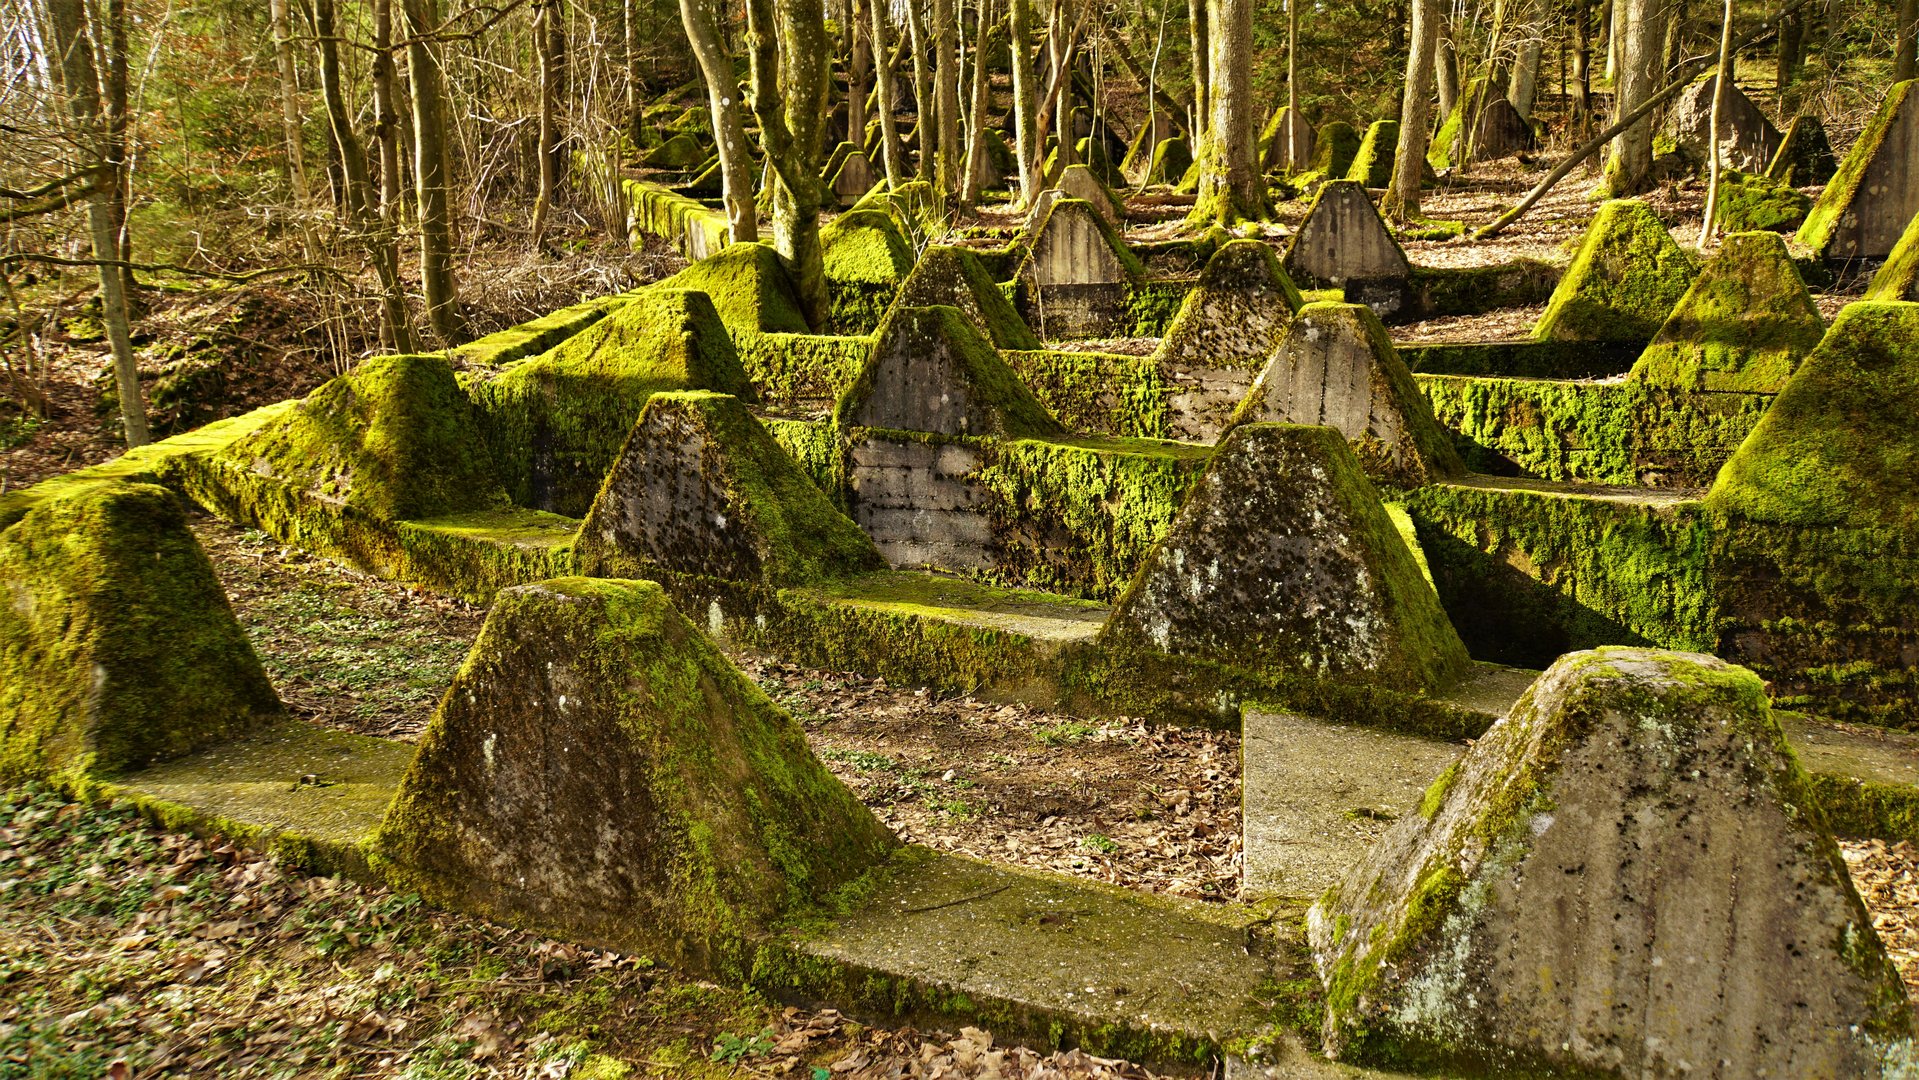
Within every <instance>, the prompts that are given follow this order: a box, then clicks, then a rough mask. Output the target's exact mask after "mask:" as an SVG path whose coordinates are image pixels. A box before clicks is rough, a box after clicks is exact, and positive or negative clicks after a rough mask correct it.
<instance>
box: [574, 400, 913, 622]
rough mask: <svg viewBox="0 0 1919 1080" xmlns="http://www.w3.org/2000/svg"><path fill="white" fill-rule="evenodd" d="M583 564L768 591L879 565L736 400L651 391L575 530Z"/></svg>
mask: <svg viewBox="0 0 1919 1080" xmlns="http://www.w3.org/2000/svg"><path fill="white" fill-rule="evenodd" d="M576 550H577V552H578V554H579V558H580V566H581V572H582V573H585V574H589V575H592V576H598V577H653V576H655V574H656V573H657V572H658V571H660V570H662V569H663V570H666V571H670V572H673V573H678V574H695V575H702V576H710V577H717V578H722V579H729V580H751V581H760V582H763V583H765V584H767V585H770V586H773V587H785V586H791V585H800V584H806V583H809V582H815V581H820V580H824V579H829V578H837V577H845V576H848V575H852V574H860V573H866V572H869V571H872V570H877V569H879V568H880V567H881V566H883V565H884V562H883V560H881V558H880V555H879V552H878V551H876V550H875V549H874V547H873V543H872V541H870V540H868V539H867V538H866V534H864V533H862V532H861V531H860V530H859V526H857V525H855V524H853V522H852V521H851V520H849V519H848V518H847V517H846V516H845V515H844V514H842V513H840V512H839V511H838V510H837V509H835V508H834V506H833V504H832V503H831V502H830V501H828V499H827V497H826V495H825V494H824V493H822V492H821V491H820V489H819V488H818V487H816V486H814V484H813V482H812V481H811V480H809V479H807V477H806V475H805V474H804V473H802V472H801V471H800V470H799V468H798V466H796V465H795V464H794V463H793V460H792V459H791V458H789V457H788V456H787V455H786V452H785V451H784V450H782V449H781V448H780V445H779V444H778V443H777V442H775V441H774V440H773V437H772V436H771V435H769V434H768V433H767V431H766V429H765V428H763V427H761V426H760V422H759V421H758V420H756V419H754V417H753V415H752V414H751V413H749V412H747V411H746V407H745V406H744V405H742V404H741V403H740V400H739V399H738V398H735V397H732V396H729V395H726V394H714V393H708V392H703V391H696V392H690V393H661V394H655V395H653V397H652V398H651V399H650V400H649V401H648V403H647V406H646V410H645V411H644V412H643V413H641V414H640V419H639V421H638V422H637V423H636V424H634V426H633V431H632V433H631V434H630V435H629V436H628V437H627V440H626V444H625V445H624V446H623V447H622V448H621V451H620V458H619V461H618V463H617V464H616V465H615V466H614V467H613V469H612V471H611V472H610V473H609V474H608V475H607V479H606V484H605V486H604V487H602V488H601V490H600V495H599V498H598V499H596V500H595V501H594V505H593V510H592V512H591V513H589V514H588V515H587V518H586V521H585V522H584V523H583V524H582V525H581V527H580V539H579V542H578V543H577V545H576Z"/></svg>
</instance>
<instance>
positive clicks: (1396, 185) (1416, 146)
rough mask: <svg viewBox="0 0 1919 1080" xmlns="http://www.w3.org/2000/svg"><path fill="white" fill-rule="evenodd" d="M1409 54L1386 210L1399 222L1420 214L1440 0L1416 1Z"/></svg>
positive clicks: (1430, 126)
mask: <svg viewBox="0 0 1919 1080" xmlns="http://www.w3.org/2000/svg"><path fill="white" fill-rule="evenodd" d="M1409 47H1410V51H1409V52H1408V54H1407V56H1406V92H1405V96H1404V97H1403V98H1402V99H1401V100H1400V104H1399V146H1398V148H1397V149H1396V150H1395V151H1394V153H1393V179H1392V182H1391V183H1390V184H1389V185H1388V186H1387V191H1386V196H1385V198H1384V199H1383V200H1381V201H1382V204H1383V205H1382V206H1381V207H1380V208H1381V209H1382V210H1384V211H1385V212H1386V215H1387V216H1388V217H1390V218H1392V219H1393V220H1395V221H1407V220H1410V219H1412V218H1416V217H1418V216H1419V185H1420V180H1421V178H1422V177H1423V176H1424V175H1425V168H1426V142H1427V138H1428V132H1429V131H1430V130H1431V128H1432V123H1433V116H1432V107H1433V69H1434V68H1435V67H1436V66H1437V60H1438V54H1439V0H1413V27H1412V40H1411V41H1410V42H1409Z"/></svg>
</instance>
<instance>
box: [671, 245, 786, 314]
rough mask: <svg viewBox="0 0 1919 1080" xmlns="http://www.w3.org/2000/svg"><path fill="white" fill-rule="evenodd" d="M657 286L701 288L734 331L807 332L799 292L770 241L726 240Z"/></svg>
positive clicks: (700, 290) (693, 289)
mask: <svg viewBox="0 0 1919 1080" xmlns="http://www.w3.org/2000/svg"><path fill="white" fill-rule="evenodd" d="M660 286H661V287H664V288H668V289H685V290H687V291H689V292H703V293H705V294H706V295H707V297H708V298H709V299H711V300H712V301H713V307H714V308H715V309H716V310H718V311H719V313H720V319H721V321H723V322H725V323H726V328H727V329H728V330H731V331H732V332H733V333H735V334H760V333H766V334H810V333H812V332H813V328H812V327H810V326H808V325H807V324H806V315H805V313H804V312H803V311H802V310H801V308H800V299H799V293H798V292H796V291H795V290H794V289H793V282H792V280H791V279H790V278H788V277H787V276H786V270H785V268H784V267H782V266H780V256H779V253H778V252H776V251H774V250H773V246H772V245H771V244H767V243H759V244H729V245H728V246H726V247H725V248H723V249H721V250H720V251H719V252H718V253H717V254H714V255H709V256H707V257H706V258H704V259H701V260H700V261H698V262H696V263H694V264H693V265H691V266H689V267H687V268H686V269H684V270H682V271H680V272H679V273H677V274H674V275H673V276H672V277H670V278H667V279H666V280H665V281H662V282H660Z"/></svg>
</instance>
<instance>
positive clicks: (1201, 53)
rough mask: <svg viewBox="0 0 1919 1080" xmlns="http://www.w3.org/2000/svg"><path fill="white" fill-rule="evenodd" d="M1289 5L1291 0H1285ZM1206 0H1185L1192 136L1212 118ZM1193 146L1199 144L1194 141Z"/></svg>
mask: <svg viewBox="0 0 1919 1080" xmlns="http://www.w3.org/2000/svg"><path fill="white" fill-rule="evenodd" d="M1287 3H1288V6H1289V7H1290V6H1291V0H1287ZM1208 14H1209V13H1208V11H1207V0H1186V22H1187V25H1188V26H1189V27H1190V28H1191V30H1192V42H1193V136H1194V138H1196V139H1197V138H1200V137H1202V136H1204V135H1205V133H1206V125H1207V124H1208V123H1209V122H1210V121H1211V119H1212V103H1211V102H1210V101H1208V100H1207V95H1206V91H1207V86H1206V80H1207V77H1208V75H1209V74H1210V72H1209V71H1208V70H1207V65H1208V64H1210V63H1211V62H1212V55H1213V49H1212V45H1211V43H1210V42H1209V41H1208V35H1207V29H1208V28H1207V26H1206V18H1207V15H1208ZM1193 145H1194V146H1195V147H1197V146H1198V145H1199V144H1198V143H1194V144H1193Z"/></svg>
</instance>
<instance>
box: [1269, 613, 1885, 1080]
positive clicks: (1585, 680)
mask: <svg viewBox="0 0 1919 1080" xmlns="http://www.w3.org/2000/svg"><path fill="white" fill-rule="evenodd" d="M1307 928H1308V938H1309V941H1310V943H1311V946H1312V951H1313V959H1314V963H1315V964H1316V965H1317V967H1318V969H1319V972H1320V977H1321V979H1322V980H1323V981H1324V983H1325V986H1326V1001H1327V1003H1326V1019H1325V1036H1326V1041H1327V1044H1328V1049H1329V1050H1330V1051H1331V1052H1333V1053H1335V1054H1337V1055H1338V1056H1340V1057H1344V1058H1348V1059H1351V1060H1366V1059H1367V1058H1369V1057H1372V1058H1382V1059H1383V1058H1387V1057H1390V1058H1391V1060H1392V1061H1393V1062H1394V1064H1396V1065H1400V1066H1402V1067H1403V1066H1414V1067H1418V1066H1426V1067H1434V1066H1443V1067H1449V1068H1451V1069H1461V1068H1464V1069H1467V1070H1470V1071H1474V1072H1478V1071H1480V1070H1491V1071H1492V1072H1494V1073H1524V1074H1527V1075H1535V1074H1537V1075H1566V1074H1574V1073H1576V1074H1578V1075H1606V1076H1613V1075H1618V1076H1671V1075H1682V1074H1686V1073H1689V1072H1691V1071H1693V1070H1694V1069H1695V1068H1704V1069H1706V1070H1707V1071H1709V1072H1711V1073H1712V1074H1713V1075H1718V1076H1728V1077H1731V1076H1864V1077H1882V1076H1886V1077H1889V1076H1909V1075H1911V1069H1912V1067H1913V1065H1914V1062H1915V1060H1916V1059H1915V1048H1914V1046H1913V1041H1912V1036H1913V1031H1912V1025H1913V1020H1912V1011H1911V1004H1910V1003H1909V1002H1908V1001H1907V998H1906V992H1905V988H1904V986H1903V985H1902V984H1901V982H1900V979H1899V973H1898V971H1897V970H1896V969H1895V968H1894V967H1893V966H1892V964H1891V962H1890V961H1889V960H1888V959H1887V957H1886V953H1885V949H1884V947H1883V946H1882V945H1881V944H1880V942H1879V939H1878V936H1877V935H1876V934H1875V933H1874V932H1873V928H1872V922H1871V919H1870V917H1869V916H1868V915H1867V913H1866V910H1865V907H1864V905H1863V904H1861V903H1860V900H1859V897H1858V895H1857V893H1855V892H1854V891H1853V887H1852V882H1851V879H1850V878H1849V877H1848V876H1847V871H1846V864H1845V862H1844V860H1843V859H1842V858H1841V857H1840V854H1839V849H1838V846H1837V845H1836V844H1835V843H1834V842H1833V839H1832V835H1831V833H1830V832H1828V831H1827V829H1826V825H1825V822H1824V820H1823V818H1822V816H1821V812H1820V809H1819V805H1818V802H1817V800H1816V799H1815V798H1814V796H1813V794H1812V790H1811V787H1810V784H1809V782H1808V779H1807V776H1806V774H1805V772H1804V771H1803V770H1802V769H1801V768H1800V765H1799V762H1798V760H1797V759H1796V758H1795V757H1794V756H1793V753H1792V751H1791V749H1790V748H1789V747H1788V746H1787V745H1786V740H1785V736H1784V735H1783V734H1782V733H1781V731H1780V728H1779V724H1778V721H1777V720H1776V719H1774V717H1773V715H1772V713H1771V711H1770V709H1769V707H1768V704H1767V701H1766V692H1765V687H1764V685H1763V684H1762V683H1761V682H1760V680H1759V679H1758V677H1757V676H1755V675H1753V674H1752V673H1751V672H1749V671H1747V670H1745V669H1744V668H1739V667H1734V666H1732V665H1730V664H1727V663H1725V662H1724V661H1722V660H1718V659H1716V658H1714V657H1710V656H1703V655H1699V654H1691V653H1673V652H1662V651H1659V650H1650V649H1626V648H1611V649H1600V650H1596V651H1593V652H1582V653H1573V654H1570V655H1567V656H1565V657H1562V658H1561V659H1560V660H1559V661H1558V662H1557V663H1555V664H1554V665H1553V666H1552V668H1551V669H1550V670H1549V671H1547V672H1546V673H1545V674H1544V675H1542V676H1540V678H1539V680H1538V681H1537V682H1536V683H1534V684H1533V687H1532V689H1531V690H1529V691H1528V692H1527V693H1526V695H1525V696H1524V697H1522V698H1521V699H1520V701H1519V704H1518V705H1516V706H1515V707H1514V709H1513V711H1512V713H1511V715H1510V716H1509V717H1508V718H1507V719H1505V720H1502V721H1500V722H1498V723H1496V724H1494V725H1493V727H1492V729H1491V730H1489V731H1488V732H1487V733H1486V734H1485V736H1483V737H1482V738H1481V739H1480V740H1479V741H1478V742H1477V743H1476V744H1475V745H1474V746H1473V748H1472V749H1471V750H1469V751H1467V753H1466V755H1465V756H1464V757H1463V758H1461V759H1460V760H1459V762H1458V763H1457V764H1455V765H1454V766H1453V767H1451V768H1449V769H1447V770H1446V771H1445V772H1443V773H1442V774H1441V775H1440V776H1439V778H1438V779H1437V780H1436V781H1434V783H1433V784H1432V786H1431V788H1429V789H1428V790H1427V792H1426V795H1425V797H1424V799H1423V800H1422V801H1421V803H1420V805H1419V807H1418V808H1417V811H1416V812H1415V813H1412V814H1409V815H1407V816H1406V817H1404V818H1402V819H1400V821H1399V822H1398V823H1397V824H1396V825H1394V826H1393V828H1392V829H1391V830H1390V831H1389V832H1387V834H1386V835H1385V836H1384V837H1382V838H1381V839H1380V841H1379V843H1378V844H1377V845H1376V846H1375V847H1374V848H1373V850H1372V851H1371V853H1369V854H1368V855H1367V856H1366V858H1365V859H1364V860H1363V861H1362V862H1360V863H1359V864H1358V865H1356V866H1354V867H1353V868H1352V870H1351V872H1350V873H1348V875H1347V876H1346V877H1345V879H1344V880H1343V881H1342V882H1341V883H1340V884H1339V885H1338V886H1336V887H1335V888H1334V889H1332V890H1330V891H1329V892H1328V893H1327V894H1326V895H1325V896H1324V897H1322V898H1321V899H1320V900H1319V902H1318V903H1317V904H1315V905H1314V906H1313V908H1312V910H1311V912H1310V913H1309V915H1308V921H1307Z"/></svg>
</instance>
